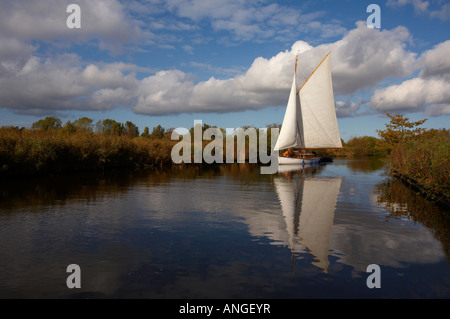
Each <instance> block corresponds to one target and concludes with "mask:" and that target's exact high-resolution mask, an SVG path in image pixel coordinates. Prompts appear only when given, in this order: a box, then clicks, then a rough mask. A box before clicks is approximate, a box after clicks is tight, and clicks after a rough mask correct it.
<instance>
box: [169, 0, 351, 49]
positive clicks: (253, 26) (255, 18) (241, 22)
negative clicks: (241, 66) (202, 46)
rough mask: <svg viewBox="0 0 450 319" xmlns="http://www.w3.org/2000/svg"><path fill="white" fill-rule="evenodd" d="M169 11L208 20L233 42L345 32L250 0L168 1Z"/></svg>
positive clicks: (335, 25) (333, 24) (307, 16)
mask: <svg viewBox="0 0 450 319" xmlns="http://www.w3.org/2000/svg"><path fill="white" fill-rule="evenodd" d="M166 6H167V9H168V10H169V11H170V12H172V13H174V14H176V15H177V16H179V17H181V18H188V19H190V20H192V21H194V22H196V23H199V22H202V21H207V22H208V23H210V24H211V26H212V28H213V29H214V30H215V31H227V32H228V33H229V34H230V35H231V38H232V39H233V41H249V40H252V41H264V39H269V38H270V39H273V38H277V37H278V38H284V39H286V38H289V37H288V36H287V35H286V29H290V30H291V34H295V33H298V32H302V33H303V34H310V33H314V36H315V37H317V36H319V37H323V38H326V37H332V36H337V35H342V34H343V33H344V32H345V31H346V29H345V28H344V27H342V26H341V25H339V24H338V23H337V22H329V23H321V22H319V21H317V20H316V19H315V18H317V15H313V14H304V13H302V12H301V11H300V10H292V8H289V7H285V6H283V5H279V4H277V3H272V4H267V5H266V4H264V3H261V2H259V1H247V0H209V1H203V0H186V1H177V0H167V1H166Z"/></svg>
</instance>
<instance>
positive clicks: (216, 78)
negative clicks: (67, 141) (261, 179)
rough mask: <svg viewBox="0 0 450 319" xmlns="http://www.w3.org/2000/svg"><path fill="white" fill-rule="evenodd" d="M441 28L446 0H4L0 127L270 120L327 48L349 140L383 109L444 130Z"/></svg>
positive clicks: (449, 110)
mask: <svg viewBox="0 0 450 319" xmlns="http://www.w3.org/2000/svg"><path fill="white" fill-rule="evenodd" d="M71 3H75V4H78V5H79V7H80V10H81V28H79V29H76V28H74V29H69V28H68V27H67V25H66V19H67V17H68V16H69V14H70V13H67V12H66V8H67V6H68V5H69V4H71ZM372 3H373V4H377V5H379V6H380V9H381V28H380V29H375V28H368V27H367V24H366V20H367V18H368V16H369V15H370V14H371V13H368V12H366V8H367V6H368V5H369V4H372ZM449 30H450V4H449V3H447V2H446V1H441V0H428V1H424V0H388V1H379V2H376V1H356V0H353V1H350V0H338V1H333V0H329V1H325V0H324V1H298V0H295V1H294V0H292V1H289V0H286V1H268V0H267V1H266V0H257V1H248V0H247V1H243V0H220V1H219V0H208V1H206V0H202V1H200V0H185V1H175V0H135V1H119V0H97V1H89V0H70V1H65V0H38V1H25V0H23V1H22V0H14V1H12V0H11V1H10V0H2V2H1V3H0V125H14V126H25V127H29V126H31V124H32V123H33V122H35V121H36V120H38V119H40V118H43V117H45V116H49V115H53V116H58V117H60V118H61V119H62V121H63V122H66V121H68V120H70V121H72V120H75V119H78V118H80V117H84V116H87V117H89V118H92V119H93V120H94V121H97V120H103V119H106V118H112V119H115V120H117V121H121V122H125V121H127V120H130V121H132V122H134V123H136V124H137V125H138V126H139V127H140V129H141V131H142V130H143V128H144V127H145V126H148V127H150V128H152V127H154V126H156V125H158V124H161V125H162V126H163V127H166V128H177V127H187V128H190V127H192V126H193V123H194V120H202V121H203V123H207V124H210V125H217V126H219V127H223V128H237V127H240V126H243V125H254V126H256V127H265V126H266V125H267V124H271V123H281V122H282V120H283V116H284V109H285V106H286V102H287V98H288V94H289V89H290V81H291V79H292V72H293V69H294V62H295V55H296V54H297V53H298V52H299V51H300V55H299V68H298V73H299V78H298V82H299V84H301V83H302V81H303V80H304V79H305V78H306V77H307V76H308V74H309V72H311V70H312V69H313V68H314V67H315V65H316V64H317V63H318V62H319V61H320V60H321V59H322V58H323V57H324V56H325V54H326V53H328V51H330V50H331V52H332V53H331V64H332V76H333V84H334V89H335V92H334V93H335V101H336V110H337V115H338V124H339V128H340V131H341V136H342V138H343V139H344V140H348V139H349V138H351V137H353V136H363V135H372V136H376V129H383V128H384V124H385V123H386V122H387V119H386V116H385V112H390V113H402V114H406V116H408V117H409V118H411V119H413V120H418V119H423V118H427V119H428V121H427V122H426V125H425V126H426V127H428V128H449V127H450V125H449V124H448V121H449V119H450V116H449V115H450V58H449V57H450V40H449Z"/></svg>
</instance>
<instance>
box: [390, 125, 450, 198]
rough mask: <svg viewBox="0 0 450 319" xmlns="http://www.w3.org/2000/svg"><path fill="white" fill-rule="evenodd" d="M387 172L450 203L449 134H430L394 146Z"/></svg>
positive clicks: (431, 132) (429, 132) (445, 131)
mask: <svg viewBox="0 0 450 319" xmlns="http://www.w3.org/2000/svg"><path fill="white" fill-rule="evenodd" d="M389 168H390V169H391V170H392V171H393V172H394V173H396V174H399V175H401V176H404V177H407V178H408V179H410V180H412V181H413V182H414V183H417V184H418V185H420V186H421V187H424V188H425V189H426V190H427V192H428V193H429V194H438V193H440V194H443V195H444V196H446V197H447V198H449V199H450V197H448V196H449V195H450V131H448V130H430V131H427V132H425V133H423V134H421V135H420V136H418V137H416V138H414V139H411V140H409V141H408V142H405V143H401V144H399V145H397V146H396V147H395V148H394V149H393V150H392V152H391V155H390V163H389Z"/></svg>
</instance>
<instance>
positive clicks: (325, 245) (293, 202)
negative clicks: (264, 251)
mask: <svg viewBox="0 0 450 319" xmlns="http://www.w3.org/2000/svg"><path fill="white" fill-rule="evenodd" d="M309 172H311V169H310V168H301V169H298V170H296V171H293V170H292V171H290V172H285V173H282V174H278V176H276V177H275V178H274V184H275V189H276V192H277V194H278V198H279V200H280V203H281V208H282V212H283V217H284V219H285V222H286V230H287V232H288V234H289V245H290V248H291V249H292V251H293V253H295V248H296V244H297V243H298V244H300V245H301V246H304V247H305V248H306V249H308V251H309V253H310V254H311V255H313V256H314V259H315V261H314V262H313V263H312V264H313V265H315V266H317V267H319V268H321V269H322V270H323V271H324V272H327V271H328V266H329V261H328V251H329V249H330V239H331V229H332V226H333V219H334V211H335V209H336V202H337V196H338V194H339V190H340V187H341V181H342V177H314V176H310V174H308V173H309Z"/></svg>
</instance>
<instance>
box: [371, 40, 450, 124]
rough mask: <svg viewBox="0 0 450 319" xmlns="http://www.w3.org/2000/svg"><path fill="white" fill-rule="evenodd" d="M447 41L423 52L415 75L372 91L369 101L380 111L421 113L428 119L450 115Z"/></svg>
mask: <svg viewBox="0 0 450 319" xmlns="http://www.w3.org/2000/svg"><path fill="white" fill-rule="evenodd" d="M449 56H450V41H445V42H443V43H440V44H438V45H436V46H435V47H434V48H433V49H431V50H428V51H425V52H424V53H423V54H422V56H421V57H420V58H419V59H418V61H420V63H419V65H420V66H421V67H422V69H421V71H420V73H419V76H418V77H414V78H412V79H408V80H405V81H403V82H401V83H400V84H396V85H391V86H388V87H386V88H383V89H379V90H376V91H375V92H374V94H373V96H372V98H371V100H370V105H371V107H372V108H374V109H376V110H380V111H408V112H415V111H423V112H424V113H426V114H427V115H430V116H438V115H441V114H450V63H449V61H448V57H449Z"/></svg>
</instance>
